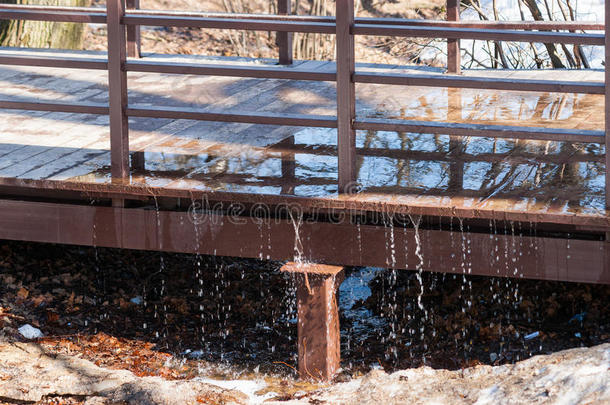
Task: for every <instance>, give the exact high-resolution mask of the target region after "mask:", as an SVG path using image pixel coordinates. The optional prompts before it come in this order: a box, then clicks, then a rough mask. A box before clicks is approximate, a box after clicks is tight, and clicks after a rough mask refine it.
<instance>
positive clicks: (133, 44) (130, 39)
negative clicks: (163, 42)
mask: <svg viewBox="0 0 610 405" xmlns="http://www.w3.org/2000/svg"><path fill="white" fill-rule="evenodd" d="M127 9H129V10H139V9H140V0H127ZM141 50H142V45H141V40H140V26H139V25H130V26H128V27H127V56H129V57H130V58H139V57H140V56H141Z"/></svg>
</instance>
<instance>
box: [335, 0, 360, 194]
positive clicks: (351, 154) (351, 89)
mask: <svg viewBox="0 0 610 405" xmlns="http://www.w3.org/2000/svg"><path fill="white" fill-rule="evenodd" d="M336 14H337V146H338V158H339V193H347V192H349V191H350V190H351V184H352V183H353V182H354V181H355V180H356V131H355V130H354V120H355V119H356V87H355V84H354V80H353V75H354V70H355V53H354V52H355V50H354V36H353V35H352V32H351V29H352V27H353V25H354V0H337V10H336Z"/></svg>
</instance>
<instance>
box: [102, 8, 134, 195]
mask: <svg viewBox="0 0 610 405" xmlns="http://www.w3.org/2000/svg"><path fill="white" fill-rule="evenodd" d="M106 7H107V13H108V16H107V24H108V101H109V104H110V105H109V107H110V155H111V158H110V160H111V166H112V167H111V172H112V181H113V182H119V183H122V182H124V181H125V180H126V179H127V178H128V177H129V122H128V119H127V114H126V109H127V73H126V72H125V60H126V51H127V43H126V42H127V41H126V35H125V31H126V30H125V26H124V25H123V24H122V22H121V18H122V16H123V15H124V13H125V3H124V0H108V2H107V5H106ZM114 205H115V206H117V205H122V201H119V200H117V201H115V204H114Z"/></svg>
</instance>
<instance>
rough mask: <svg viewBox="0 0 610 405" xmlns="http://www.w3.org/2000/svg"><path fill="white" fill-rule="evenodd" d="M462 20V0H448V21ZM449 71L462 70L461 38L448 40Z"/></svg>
mask: <svg viewBox="0 0 610 405" xmlns="http://www.w3.org/2000/svg"><path fill="white" fill-rule="evenodd" d="M459 20H460V0H447V21H459ZM447 71H448V72H449V73H460V72H461V55H460V40H459V39H449V40H447Z"/></svg>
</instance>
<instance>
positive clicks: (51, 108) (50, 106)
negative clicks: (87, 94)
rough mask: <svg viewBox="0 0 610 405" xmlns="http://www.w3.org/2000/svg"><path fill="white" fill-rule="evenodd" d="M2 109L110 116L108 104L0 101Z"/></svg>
mask: <svg viewBox="0 0 610 405" xmlns="http://www.w3.org/2000/svg"><path fill="white" fill-rule="evenodd" d="M0 108H1V109H5V110H26V111H47V112H62V113H75V114H95V115H108V112H109V109H108V104H100V103H78V104H67V103H57V102H45V101H10V100H0Z"/></svg>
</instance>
